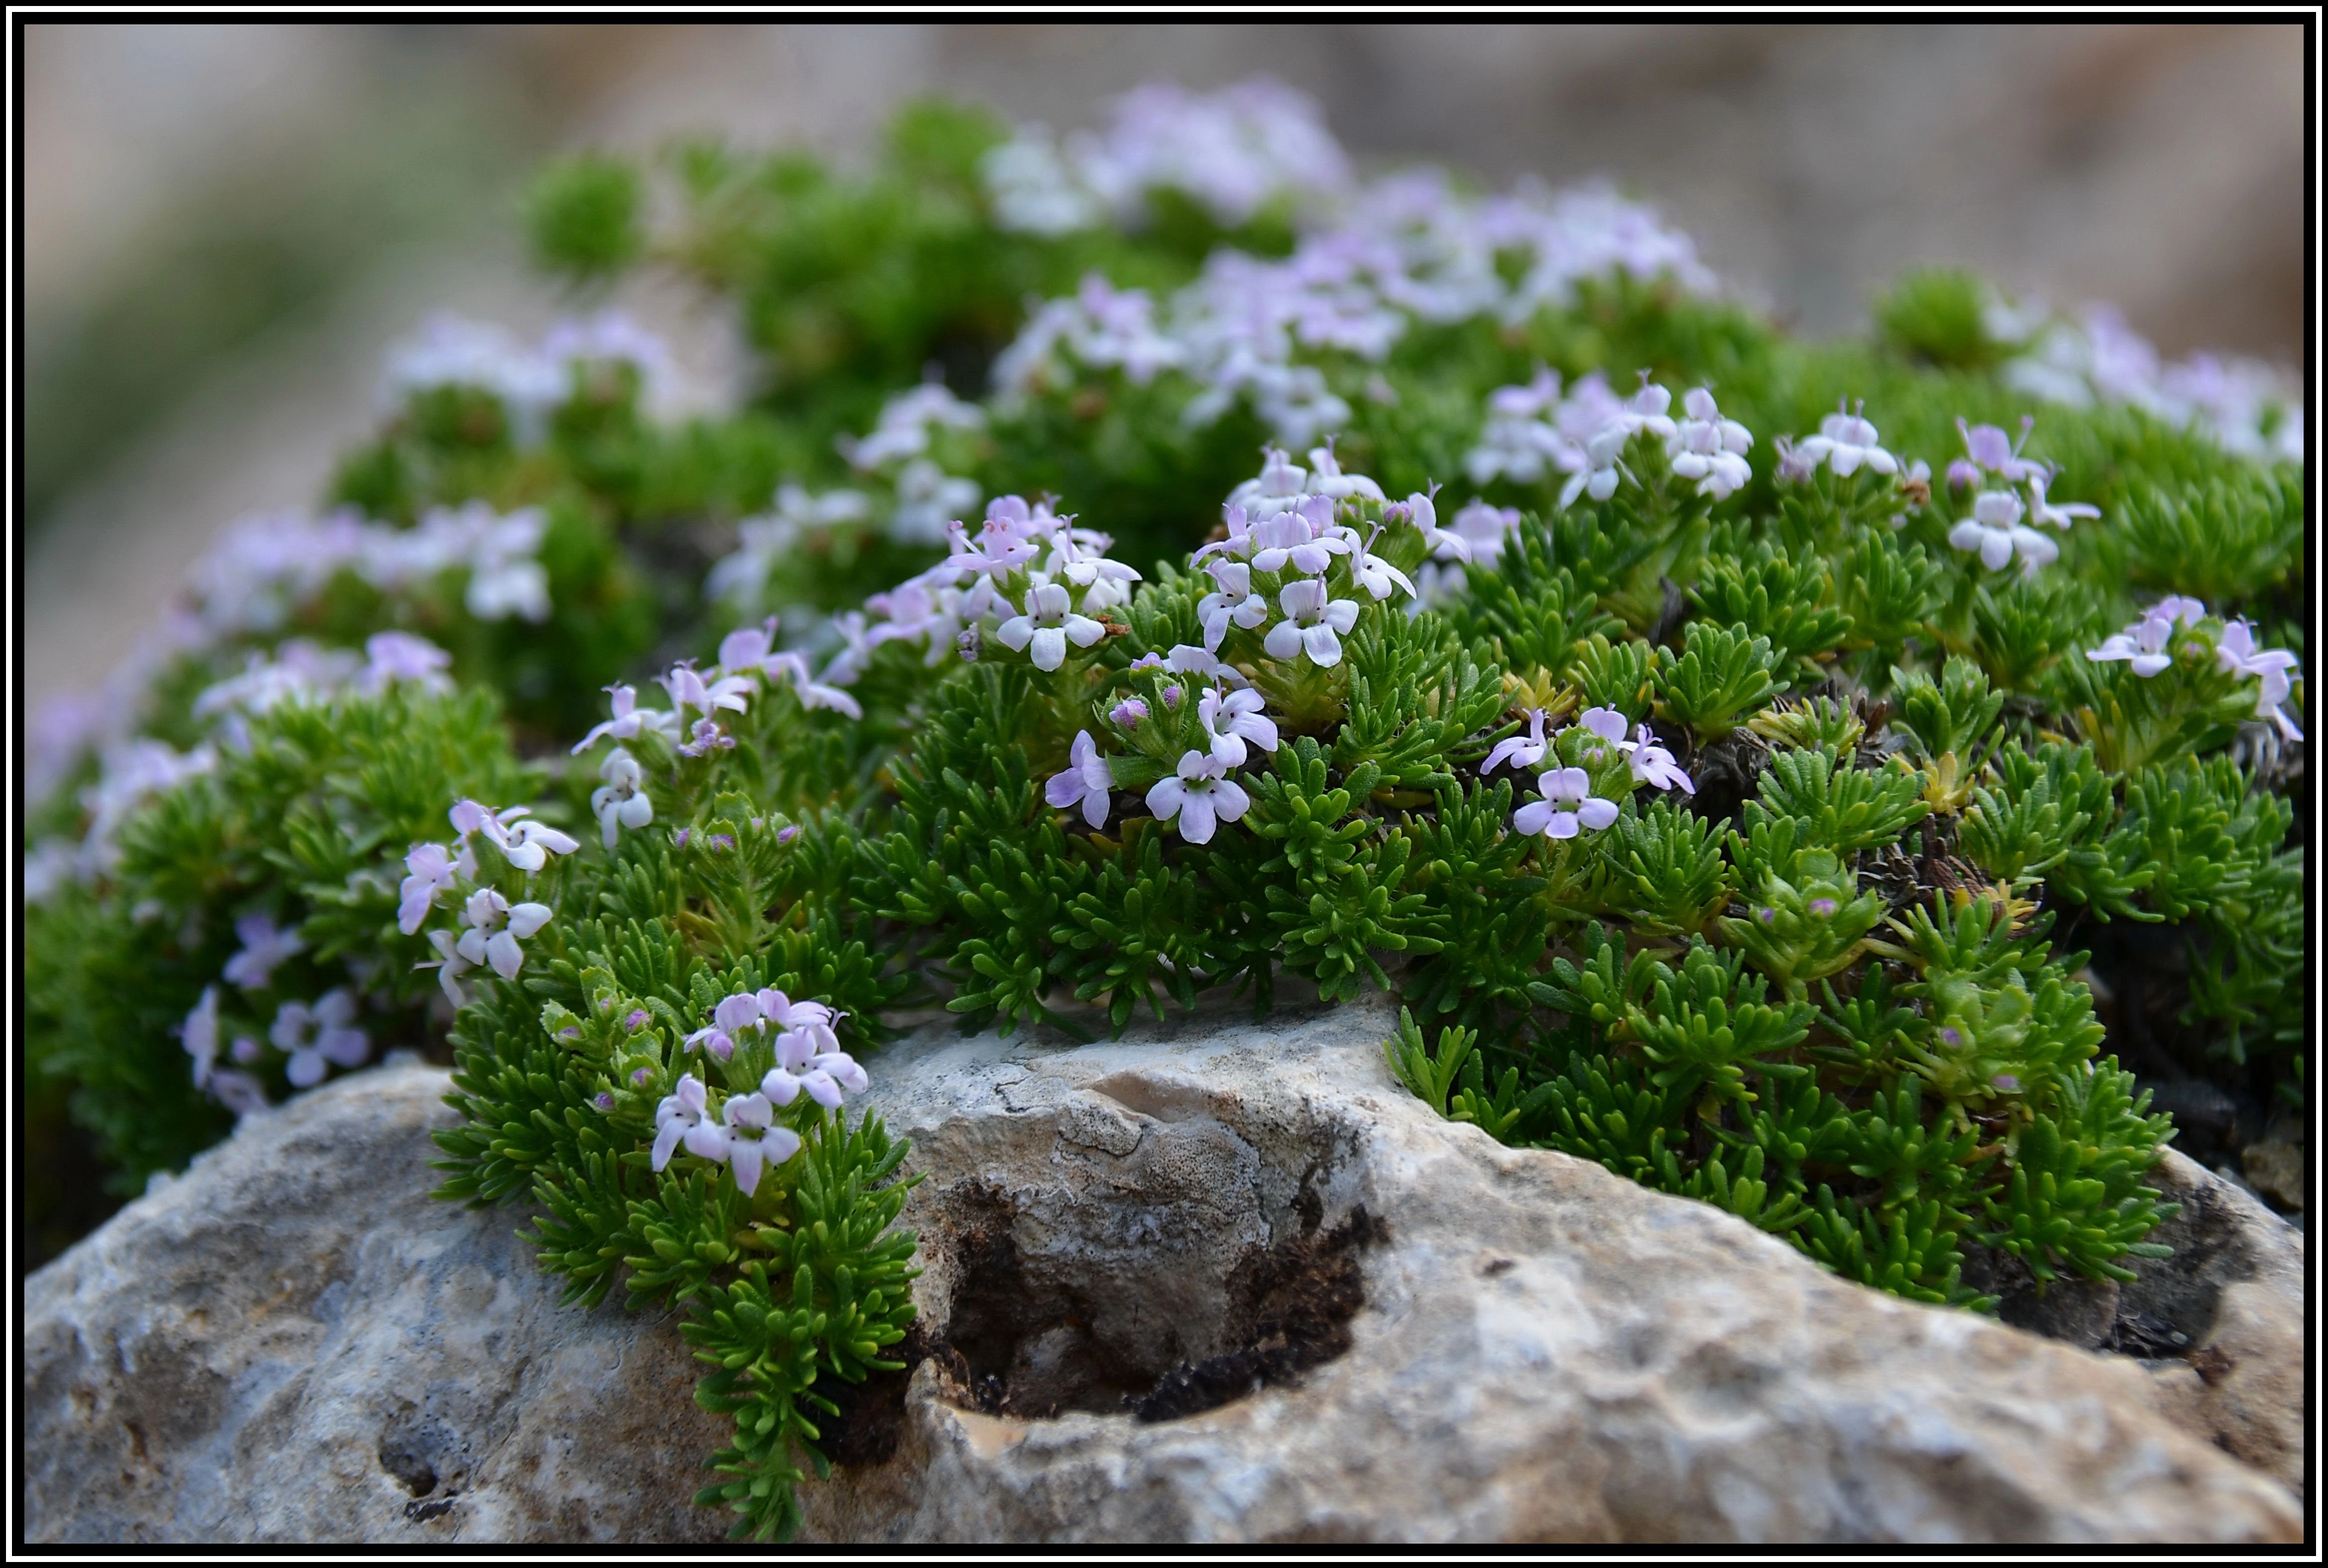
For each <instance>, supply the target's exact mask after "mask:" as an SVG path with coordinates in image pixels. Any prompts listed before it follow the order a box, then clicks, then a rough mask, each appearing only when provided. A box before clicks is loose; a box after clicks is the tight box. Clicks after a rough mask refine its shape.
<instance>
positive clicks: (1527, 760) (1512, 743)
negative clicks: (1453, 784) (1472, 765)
mask: <svg viewBox="0 0 2328 1568" xmlns="http://www.w3.org/2000/svg"><path fill="white" fill-rule="evenodd" d="M1527 716H1528V732H1527V734H1526V735H1525V736H1524V737H1523V736H1517V735H1514V736H1508V737H1506V738H1504V739H1502V740H1499V741H1497V742H1496V749H1495V750H1493V751H1491V752H1489V753H1488V760H1487V761H1485V762H1483V763H1481V764H1480V765H1479V771H1480V772H1481V773H1482V774H1488V773H1493V772H1494V771H1495V770H1496V769H1497V768H1499V767H1502V766H1503V765H1505V764H1507V763H1508V764H1510V765H1512V766H1514V767H1517V768H1531V767H1534V766H1535V765H1536V764H1538V763H1540V762H1542V761H1543V760H1544V746H1545V745H1546V744H1547V743H1546V742H1545V740H1544V709H1541V708H1531V709H1528V710H1527Z"/></svg>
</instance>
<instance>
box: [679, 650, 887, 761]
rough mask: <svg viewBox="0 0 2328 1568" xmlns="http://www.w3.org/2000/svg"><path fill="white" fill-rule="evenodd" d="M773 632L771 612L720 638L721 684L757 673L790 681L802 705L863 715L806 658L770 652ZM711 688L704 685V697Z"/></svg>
mask: <svg viewBox="0 0 2328 1568" xmlns="http://www.w3.org/2000/svg"><path fill="white" fill-rule="evenodd" d="M775 632H776V618H775V617H774V615H770V616H769V617H768V618H767V619H766V620H765V622H763V623H762V624H759V625H757V626H746V627H744V628H743V629H741V630H740V631H735V632H730V633H728V635H727V636H726V637H724V638H722V639H721V640H720V643H719V662H718V666H717V669H718V673H719V674H720V675H721V677H722V678H723V680H722V682H721V684H722V685H724V684H725V682H726V681H728V680H735V681H741V680H742V679H743V678H744V677H745V676H746V675H747V674H757V675H760V676H762V677H764V678H765V679H767V680H769V681H791V682H792V685H793V691H794V692H795V693H796V694H797V695H798V696H799V698H800V700H801V706H802V707H803V708H830V709H833V710H834V711H835V712H838V713H845V714H847V715H848V716H849V717H850V718H864V717H865V709H862V708H860V707H859V706H858V702H857V699H855V698H854V697H851V696H850V694H849V693H848V692H846V691H843V690H840V688H839V687H837V686H828V685H824V684H822V683H821V682H820V681H817V680H816V679H815V678H814V677H812V675H810V673H809V668H808V660H807V659H806V658H804V657H803V656H802V655H801V654H799V653H774V652H771V647H772V645H773V643H774V640H775ZM843 657H846V655H843ZM834 663H835V664H836V665H838V664H839V663H840V660H835V661H834ZM710 690H711V688H709V687H707V688H705V691H706V695H707V696H708V695H709V692H710ZM681 749H682V750H684V749H685V748H684V747H681ZM690 755H693V754H690Z"/></svg>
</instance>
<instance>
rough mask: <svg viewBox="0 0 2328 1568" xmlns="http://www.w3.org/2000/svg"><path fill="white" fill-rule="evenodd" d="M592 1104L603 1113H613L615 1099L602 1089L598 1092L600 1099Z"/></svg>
mask: <svg viewBox="0 0 2328 1568" xmlns="http://www.w3.org/2000/svg"><path fill="white" fill-rule="evenodd" d="M591 1103H592V1104H594V1105H596V1106H597V1107H598V1109H599V1110H601V1111H612V1110H614V1108H615V1097H614V1096H613V1095H612V1094H607V1093H606V1092H605V1090H603V1089H601V1090H600V1091H599V1092H598V1097H597V1098H596V1099H595V1100H593V1101H592V1102H591Z"/></svg>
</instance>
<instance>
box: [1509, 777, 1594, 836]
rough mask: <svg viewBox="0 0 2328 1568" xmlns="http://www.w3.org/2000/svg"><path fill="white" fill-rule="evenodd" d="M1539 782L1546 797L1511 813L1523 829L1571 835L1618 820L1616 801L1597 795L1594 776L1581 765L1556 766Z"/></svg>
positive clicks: (1514, 825)
mask: <svg viewBox="0 0 2328 1568" xmlns="http://www.w3.org/2000/svg"><path fill="white" fill-rule="evenodd" d="M1536 782H1537V784H1539V785H1540V786H1541V787H1542V788H1543V790H1544V799H1542V800H1540V801H1530V802H1528V803H1527V804H1525V805H1524V806H1522V807H1521V808H1520V809H1519V810H1518V811H1516V812H1514V813H1512V826H1513V828H1514V829H1516V831H1520V832H1523V833H1542V834H1543V835H1544V837H1545V838H1547V839H1572V838H1574V837H1576V835H1577V833H1578V832H1579V831H1581V830H1582V829H1586V828H1590V829H1591V830H1592V831H1595V832H1598V831H1600V830H1601V829H1602V828H1605V827H1607V826H1608V825H1609V824H1610V823H1611V822H1615V821H1616V820H1617V803H1616V802H1614V801H1604V800H1602V799H1600V797H1599V796H1597V795H1595V794H1594V793H1592V780H1591V777H1590V776H1589V775H1587V774H1586V773H1585V771H1584V770H1583V769H1582V768H1581V767H1558V768H1554V769H1553V770H1552V771H1551V772H1550V773H1547V774H1545V775H1543V776H1542V777H1541V778H1539V779H1538V780H1537V781H1536Z"/></svg>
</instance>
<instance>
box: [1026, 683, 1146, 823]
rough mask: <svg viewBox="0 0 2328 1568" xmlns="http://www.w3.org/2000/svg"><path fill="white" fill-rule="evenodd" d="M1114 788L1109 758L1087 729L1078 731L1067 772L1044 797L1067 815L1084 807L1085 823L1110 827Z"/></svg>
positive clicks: (1045, 789)
mask: <svg viewBox="0 0 2328 1568" xmlns="http://www.w3.org/2000/svg"><path fill="white" fill-rule="evenodd" d="M1118 711H1119V712H1120V711H1122V709H1118ZM1147 713H1148V710H1147V709H1146V708H1145V707H1144V706H1143V707H1142V708H1141V718H1146V717H1147ZM1119 722H1121V721H1120V720H1119ZM1114 787H1115V779H1114V776H1113V775H1112V774H1110V773H1109V771H1108V766H1107V758H1105V757H1103V756H1100V754H1099V747H1098V746H1095V745H1094V744H1093V743H1092V737H1091V731H1090V730H1088V729H1083V730H1077V731H1076V732H1075V745H1074V746H1072V747H1071V748H1070V749H1069V750H1068V752H1067V765H1066V768H1065V771H1064V772H1060V773H1055V774H1053V775H1051V778H1050V782H1049V783H1048V784H1045V785H1044V786H1043V798H1044V799H1045V800H1046V801H1047V802H1049V803H1051V804H1052V805H1053V806H1055V807H1056V808H1057V809H1058V810H1060V811H1063V812H1064V811H1067V810H1070V809H1072V808H1073V807H1075V806H1078V805H1080V806H1081V807H1083V812H1084V822H1089V823H1090V824H1091V825H1092V826H1093V827H1094V828H1099V827H1104V826H1106V825H1107V797H1108V792H1109V791H1111V790H1112V789H1113V788H1114Z"/></svg>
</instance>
